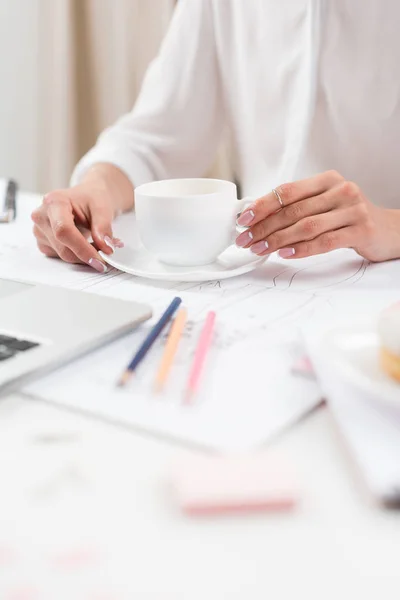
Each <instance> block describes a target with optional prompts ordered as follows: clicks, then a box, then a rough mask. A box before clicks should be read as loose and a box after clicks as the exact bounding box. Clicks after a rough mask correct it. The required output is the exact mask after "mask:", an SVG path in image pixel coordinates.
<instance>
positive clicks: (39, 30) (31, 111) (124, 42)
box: [0, 0, 229, 192]
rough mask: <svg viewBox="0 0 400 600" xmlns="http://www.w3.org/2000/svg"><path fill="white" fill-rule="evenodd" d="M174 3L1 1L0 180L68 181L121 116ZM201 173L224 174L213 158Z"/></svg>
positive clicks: (46, 184)
mask: <svg viewBox="0 0 400 600" xmlns="http://www.w3.org/2000/svg"><path fill="white" fill-rule="evenodd" d="M174 5H175V0H0V56H1V58H0V177H8V176H13V177H15V178H16V179H17V180H18V181H19V182H20V184H21V186H22V187H24V188H25V189H30V190H33V191H39V192H44V191H47V190H49V189H54V188H58V187H64V186H66V185H67V184H68V181H69V177H70V174H71V171H72V169H73V166H74V165H75V163H76V162H77V160H78V159H79V158H80V157H81V156H82V155H83V154H84V153H85V152H86V150H88V149H89V148H90V147H91V146H92V144H93V143H94V141H95V139H96V137H97V135H98V134H99V133H100V131H101V130H102V129H103V128H104V127H106V126H107V125H109V124H111V123H112V122H113V121H115V119H116V118H117V117H118V116H120V115H121V114H123V113H125V112H126V111H128V110H130V109H131V107H132V106H133V104H134V101H135V98H136V96H137V94H138V91H139V89H140V85H141V81H142V78H143V75H144V72H145V70H146V68H147V65H148V63H149V62H150V61H151V59H152V58H153V57H154V56H155V54H156V53H157V50H158V48H159V44H160V42H161V40H162V37H163V35H164V34H165V31H166V29H167V27H168V23H169V20H170V18H171V14H172V12H173V9H174ZM210 175H213V176H216V175H220V176H225V177H228V176H229V169H228V165H227V161H226V158H225V154H223V153H221V154H220V158H219V160H218V162H217V166H216V168H214V169H213V171H212V173H210Z"/></svg>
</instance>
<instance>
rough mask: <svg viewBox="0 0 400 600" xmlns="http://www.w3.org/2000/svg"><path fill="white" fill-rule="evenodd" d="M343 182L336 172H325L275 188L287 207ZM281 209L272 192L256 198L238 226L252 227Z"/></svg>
mask: <svg viewBox="0 0 400 600" xmlns="http://www.w3.org/2000/svg"><path fill="white" fill-rule="evenodd" d="M341 181H343V177H342V176H341V175H339V173H337V172H336V171H326V172H325V173H320V174H319V175H315V176H314V177H310V178H308V179H301V180H300V181H294V182H292V183H285V184H283V185H281V186H279V187H277V188H276V191H277V192H278V194H279V196H280V197H281V200H282V203H283V206H284V207H286V206H289V205H290V204H294V203H295V202H299V201H300V200H305V199H306V198H311V197H313V196H318V195H319V194H322V193H324V192H326V191H327V190H328V189H329V188H331V187H333V186H334V185H337V184H338V183H340V182H341ZM280 209H281V205H280V204H279V201H278V199H277V197H276V195H275V193H274V192H270V193H269V194H266V196H262V197H261V198H258V200H256V201H255V202H253V204H251V205H250V206H249V207H248V208H247V209H246V210H245V211H243V213H242V214H241V216H240V217H239V219H238V224H239V225H241V226H244V227H248V226H250V225H254V224H255V223H258V222H259V221H261V220H262V219H265V218H266V217H268V216H269V215H272V214H274V213H275V212H277V211H278V210H280Z"/></svg>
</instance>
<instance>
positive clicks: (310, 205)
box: [236, 171, 400, 262]
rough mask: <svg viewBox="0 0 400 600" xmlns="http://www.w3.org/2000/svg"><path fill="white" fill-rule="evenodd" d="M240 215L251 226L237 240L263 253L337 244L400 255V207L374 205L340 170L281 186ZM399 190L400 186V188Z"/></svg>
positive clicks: (299, 253) (374, 257)
mask: <svg viewBox="0 0 400 600" xmlns="http://www.w3.org/2000/svg"><path fill="white" fill-rule="evenodd" d="M276 191H277V192H278V195H279V197H280V198H281V200H282V204H283V207H281V206H280V203H279V200H278V196H277V195H276V194H275V193H274V192H271V193H269V194H267V195H266V196H263V197H262V198H259V199H258V200H256V201H255V202H254V203H253V204H252V205H251V206H249V207H248V208H247V209H246V210H245V211H244V212H243V213H242V214H241V216H240V217H239V219H238V224H239V225H241V226H244V227H248V229H247V230H246V231H244V232H243V233H241V234H240V235H239V236H238V238H237V240H236V244H237V245H238V246H240V247H242V248H250V249H251V251H252V252H254V253H255V254H258V255H260V256H264V255H266V254H270V253H271V252H275V251H278V254H279V255H280V256H281V257H282V258H303V257H305V256H312V255H315V254H322V253H324V252H330V251H331V250H336V249H337V248H354V250H356V252H358V254H360V255H361V256H363V257H364V258H366V259H368V260H370V261H374V262H379V261H384V260H390V259H393V258H399V257H400V210H389V209H384V208H380V207H378V206H375V205H374V204H372V202H370V201H369V200H368V198H366V197H365V196H364V194H363V192H362V190H361V189H360V188H359V187H358V186H357V185H356V184H355V183H353V182H351V181H345V179H344V178H343V177H342V176H341V175H340V174H339V173H337V172H336V171H327V172H326V173H321V174H320V175H316V176H315V177H311V178H309V179H303V180H301V181H296V182H294V183H286V184H284V185H281V186H280V187H278V188H276ZM399 196H400V190H399Z"/></svg>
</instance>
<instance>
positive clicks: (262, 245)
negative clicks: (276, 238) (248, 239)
mask: <svg viewBox="0 0 400 600" xmlns="http://www.w3.org/2000/svg"><path fill="white" fill-rule="evenodd" d="M250 250H251V251H252V252H254V254H262V252H265V251H266V250H268V242H257V243H256V244H253V245H252V247H251V248H250Z"/></svg>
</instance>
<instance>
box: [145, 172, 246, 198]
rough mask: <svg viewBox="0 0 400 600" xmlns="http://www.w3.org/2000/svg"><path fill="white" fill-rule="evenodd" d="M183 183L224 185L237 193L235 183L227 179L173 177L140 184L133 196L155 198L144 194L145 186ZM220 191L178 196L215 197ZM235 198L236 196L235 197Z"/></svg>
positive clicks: (150, 193)
mask: <svg viewBox="0 0 400 600" xmlns="http://www.w3.org/2000/svg"><path fill="white" fill-rule="evenodd" d="M182 181H183V182H185V181H192V182H194V181H209V182H211V183H218V184H221V183H222V184H226V187H227V188H228V187H229V188H231V189H232V188H233V189H234V190H235V191H236V192H237V186H236V183H234V182H233V181H229V179H216V178H212V177H175V178H171V179H155V180H154V181H148V182H147V183H142V184H141V185H139V186H138V187H136V188H135V194H136V193H138V192H139V193H140V194H142V195H144V196H151V197H157V196H158V195H156V194H154V193H152V192H146V190H145V188H146V187H147V186H151V185H153V184H163V183H172V184H173V183H177V182H182ZM221 191H222V190H219V191H215V192H205V193H204V192H203V193H198V194H195V193H194V194H179V196H180V197H181V198H198V197H199V196H216V195H218V194H220V193H221ZM236 197H237V196H236Z"/></svg>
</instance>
